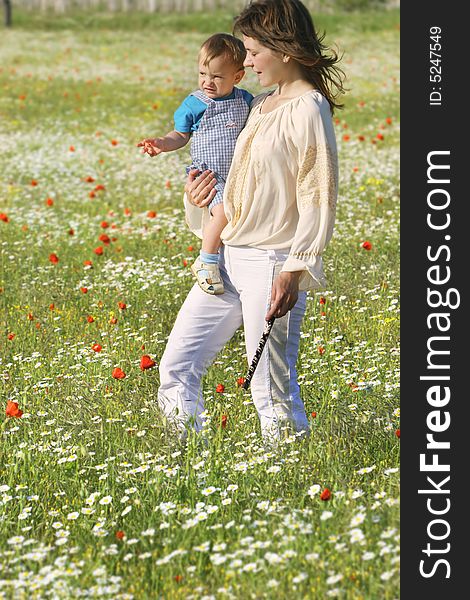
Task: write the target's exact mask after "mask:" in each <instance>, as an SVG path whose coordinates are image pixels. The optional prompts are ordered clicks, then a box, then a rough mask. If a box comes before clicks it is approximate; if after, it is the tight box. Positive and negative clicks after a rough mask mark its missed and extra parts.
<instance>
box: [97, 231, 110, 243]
mask: <svg viewBox="0 0 470 600" xmlns="http://www.w3.org/2000/svg"><path fill="white" fill-rule="evenodd" d="M99 240H100V242H103V244H110V243H111V238H110V237H109V235H107V234H106V233H102V234H101V235H100V237H99Z"/></svg>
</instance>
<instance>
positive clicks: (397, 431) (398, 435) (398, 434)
mask: <svg viewBox="0 0 470 600" xmlns="http://www.w3.org/2000/svg"><path fill="white" fill-rule="evenodd" d="M395 435H396V436H397V438H400V430H399V429H397V430H396V431H395Z"/></svg>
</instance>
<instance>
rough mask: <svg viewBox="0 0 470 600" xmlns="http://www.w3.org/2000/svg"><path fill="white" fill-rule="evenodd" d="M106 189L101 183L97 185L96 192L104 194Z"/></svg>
mask: <svg viewBox="0 0 470 600" xmlns="http://www.w3.org/2000/svg"><path fill="white" fill-rule="evenodd" d="M105 189H106V188H105V187H104V185H103V184H102V183H99V184H98V185H95V192H102V191H104V190H105Z"/></svg>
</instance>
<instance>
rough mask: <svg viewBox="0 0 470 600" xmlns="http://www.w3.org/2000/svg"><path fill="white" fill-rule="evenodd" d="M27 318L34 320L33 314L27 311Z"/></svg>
mask: <svg viewBox="0 0 470 600" xmlns="http://www.w3.org/2000/svg"><path fill="white" fill-rule="evenodd" d="M28 320H29V321H33V320H34V315H33V313H28Z"/></svg>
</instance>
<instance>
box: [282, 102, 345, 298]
mask: <svg viewBox="0 0 470 600" xmlns="http://www.w3.org/2000/svg"><path fill="white" fill-rule="evenodd" d="M324 104H326V105H328V103H327V102H326V101H325V103H324ZM322 108H323V110H322ZM324 109H325V107H324V106H323V107H316V108H315V110H313V111H312V114H311V115H309V119H308V123H307V127H306V129H307V131H305V124H304V129H303V132H304V135H303V140H302V141H301V143H300V144H299V169H298V174H297V180H296V201H297V210H298V214H299V221H298V225H297V229H296V232H295V236H294V241H293V243H292V246H291V249H290V252H289V256H288V258H287V260H286V262H285V263H284V266H283V268H282V271H285V272H293V271H303V273H302V275H301V277H300V282H299V289H300V290H308V289H317V288H321V287H325V285H326V280H325V276H324V274H323V266H322V258H321V257H322V253H323V250H324V249H325V248H326V246H327V244H328V242H329V241H330V239H331V236H332V234H333V226H334V222H335V215H336V199H337V191H338V161H337V151H336V140H335V135H334V130H333V124H332V120H331V116H330V112H329V106H328V112H326V111H325V110H324ZM322 113H323V114H322ZM301 131H302V129H301Z"/></svg>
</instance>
